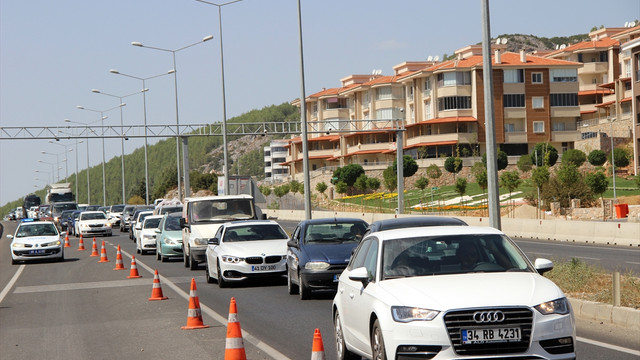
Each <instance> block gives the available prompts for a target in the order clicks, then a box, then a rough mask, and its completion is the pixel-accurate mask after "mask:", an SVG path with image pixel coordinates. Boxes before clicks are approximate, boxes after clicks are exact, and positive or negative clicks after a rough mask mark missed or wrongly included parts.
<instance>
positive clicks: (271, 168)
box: [264, 140, 289, 184]
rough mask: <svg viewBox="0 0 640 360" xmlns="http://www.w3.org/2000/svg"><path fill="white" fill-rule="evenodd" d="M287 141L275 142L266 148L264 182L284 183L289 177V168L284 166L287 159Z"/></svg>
mask: <svg viewBox="0 0 640 360" xmlns="http://www.w3.org/2000/svg"><path fill="white" fill-rule="evenodd" d="M288 144H289V142H288V141H286V140H274V141H271V142H270V143H269V146H265V147H264V180H265V181H266V182H268V183H272V184H273V183H277V182H280V181H284V180H286V179H287V177H288V176H289V167H288V166H286V165H282V163H284V162H285V161H286V158H287V146H288Z"/></svg>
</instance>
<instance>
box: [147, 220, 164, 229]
mask: <svg viewBox="0 0 640 360" xmlns="http://www.w3.org/2000/svg"><path fill="white" fill-rule="evenodd" d="M160 220H162V218H153V219H147V221H145V222H144V228H145V229H157V228H158V227H160Z"/></svg>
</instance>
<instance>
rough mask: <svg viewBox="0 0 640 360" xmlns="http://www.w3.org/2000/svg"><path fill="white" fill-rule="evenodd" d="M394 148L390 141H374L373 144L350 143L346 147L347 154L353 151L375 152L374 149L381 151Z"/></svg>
mask: <svg viewBox="0 0 640 360" xmlns="http://www.w3.org/2000/svg"><path fill="white" fill-rule="evenodd" d="M395 148H396V145H395V143H390V142H381V143H375V144H357V145H352V146H349V147H348V148H347V153H346V154H347V155H349V154H353V153H358V152H363V151H366V152H375V151H379V152H383V151H387V150H394V149H395Z"/></svg>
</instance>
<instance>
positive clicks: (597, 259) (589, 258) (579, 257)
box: [576, 256, 602, 261]
mask: <svg viewBox="0 0 640 360" xmlns="http://www.w3.org/2000/svg"><path fill="white" fill-rule="evenodd" d="M576 257H577V258H578V259H588V260H596V261H600V260H602V259H601V258H592V257H586V256H576Z"/></svg>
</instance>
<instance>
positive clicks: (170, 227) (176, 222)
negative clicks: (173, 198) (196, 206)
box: [164, 216, 182, 231]
mask: <svg viewBox="0 0 640 360" xmlns="http://www.w3.org/2000/svg"><path fill="white" fill-rule="evenodd" d="M164 229H165V230H166V231H180V230H182V229H181V228H180V218H179V217H177V216H169V217H167V220H166V221H165V222H164Z"/></svg>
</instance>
